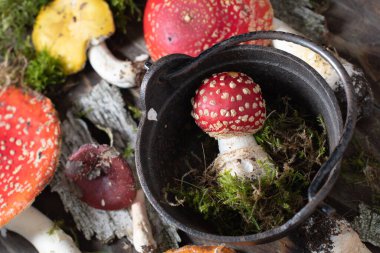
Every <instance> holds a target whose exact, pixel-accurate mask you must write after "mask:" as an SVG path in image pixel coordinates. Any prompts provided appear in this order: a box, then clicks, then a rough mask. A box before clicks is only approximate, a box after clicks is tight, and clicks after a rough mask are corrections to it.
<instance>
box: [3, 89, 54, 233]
mask: <svg viewBox="0 0 380 253" xmlns="http://www.w3.org/2000/svg"><path fill="white" fill-rule="evenodd" d="M59 136H60V126H59V120H58V118H57V114H56V111H55V109H54V107H53V105H52V103H51V101H50V100H49V99H47V98H46V97H44V96H42V95H41V94H38V93H35V92H31V91H25V90H22V89H19V88H15V87H8V88H4V89H2V90H0V227H2V226H3V225H5V224H6V223H7V222H8V221H10V220H11V219H12V218H13V217H14V216H16V215H17V214H18V213H20V212H21V211H22V210H24V209H25V208H27V207H28V205H29V204H30V203H31V202H32V201H33V200H34V198H35V197H36V196H37V195H38V194H39V193H40V192H41V191H42V189H44V187H45V186H46V185H47V184H48V182H49V181H50V179H51V178H52V176H53V175H54V172H55V169H56V166H57V162H58V155H59V147H60V141H59V140H60V138H59Z"/></svg>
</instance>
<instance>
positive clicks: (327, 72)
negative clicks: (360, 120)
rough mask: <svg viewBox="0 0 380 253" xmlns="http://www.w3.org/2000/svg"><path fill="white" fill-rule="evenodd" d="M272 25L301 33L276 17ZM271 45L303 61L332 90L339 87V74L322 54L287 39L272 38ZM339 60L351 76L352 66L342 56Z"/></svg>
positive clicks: (280, 30)
mask: <svg viewBox="0 0 380 253" xmlns="http://www.w3.org/2000/svg"><path fill="white" fill-rule="evenodd" d="M273 27H274V30H275V31H279V32H288V33H293V34H298V35H302V34H300V33H299V32H298V31H296V30H294V29H293V28H291V27H290V26H289V25H288V24H286V23H285V22H283V21H281V20H279V19H276V18H275V19H274V22H273ZM273 46H274V47H275V48H277V49H281V50H283V51H285V52H287V53H290V54H292V55H294V56H296V57H298V58H300V59H302V60H303V61H305V62H306V63H307V64H309V65H310V66H311V67H313V68H314V69H315V70H316V71H317V72H318V73H319V74H320V75H321V76H322V77H323V78H324V79H325V80H326V82H327V84H328V85H329V86H330V87H331V88H332V89H333V90H336V89H337V88H338V87H339V84H338V81H339V76H338V74H337V73H336V72H335V71H334V69H333V67H332V66H331V65H330V64H329V63H328V62H327V61H325V60H324V59H323V58H322V56H320V55H319V54H317V53H315V52H314V51H312V50H311V49H309V48H306V47H303V46H301V45H297V44H294V43H292V42H287V41H282V40H273ZM338 58H339V57H338ZM339 60H340V61H341V63H342V64H343V66H344V67H345V69H346V71H347V72H348V74H349V75H350V76H352V75H353V74H354V66H353V65H352V64H350V63H348V62H347V61H346V60H343V59H342V58H339Z"/></svg>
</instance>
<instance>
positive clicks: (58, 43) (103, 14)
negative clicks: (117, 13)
mask: <svg viewBox="0 0 380 253" xmlns="http://www.w3.org/2000/svg"><path fill="white" fill-rule="evenodd" d="M114 31H115V25H114V22H113V17H112V12H111V10H110V8H109V6H108V4H107V3H106V2H105V1H103V0H55V1H53V2H51V3H50V4H48V5H47V6H45V7H43V8H42V9H41V11H40V13H39V14H38V16H37V18H36V22H35V24H34V28H33V33H32V41H33V44H34V47H35V49H36V50H37V51H42V50H47V51H48V52H49V53H50V55H51V56H53V57H57V58H59V59H60V60H61V61H62V63H63V65H64V66H63V67H64V70H65V72H66V74H73V73H76V72H78V71H80V70H82V69H83V67H84V64H85V62H86V59H87V57H86V50H87V47H88V44H89V42H90V41H91V40H92V39H101V38H106V37H109V36H110V35H111V34H113V33H114Z"/></svg>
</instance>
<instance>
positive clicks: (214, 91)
mask: <svg viewBox="0 0 380 253" xmlns="http://www.w3.org/2000/svg"><path fill="white" fill-rule="evenodd" d="M192 105H193V111H192V116H193V117H194V119H195V123H196V124H197V125H198V126H199V127H200V128H201V129H202V130H203V131H204V132H206V133H208V134H209V135H210V136H212V137H215V138H226V137H232V136H239V135H249V134H253V133H256V132H257V131H258V130H259V129H260V128H261V127H262V126H263V125H264V121H265V117H266V110H265V101H264V99H263V97H262V94H261V89H260V86H259V85H258V84H256V83H255V82H254V81H253V80H252V78H251V77H249V76H247V75H246V74H244V73H238V72H222V73H218V74H214V75H212V76H211V77H210V78H207V79H205V80H204V81H203V83H202V85H201V86H200V87H199V89H198V90H196V92H195V96H194V98H193V99H192Z"/></svg>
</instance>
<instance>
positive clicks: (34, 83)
mask: <svg viewBox="0 0 380 253" xmlns="http://www.w3.org/2000/svg"><path fill="white" fill-rule="evenodd" d="M65 80H66V75H65V73H64V71H63V67H62V64H61V62H60V61H59V60H58V59H56V58H54V57H51V56H50V55H49V53H48V52H47V51H41V52H39V53H37V54H36V56H35V58H33V59H32V60H31V61H30V62H29V64H28V67H27V69H26V73H25V82H26V83H27V84H28V85H29V86H30V87H32V88H33V89H35V90H37V91H43V90H45V89H46V87H48V86H52V85H58V84H63V83H64V82H65Z"/></svg>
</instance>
